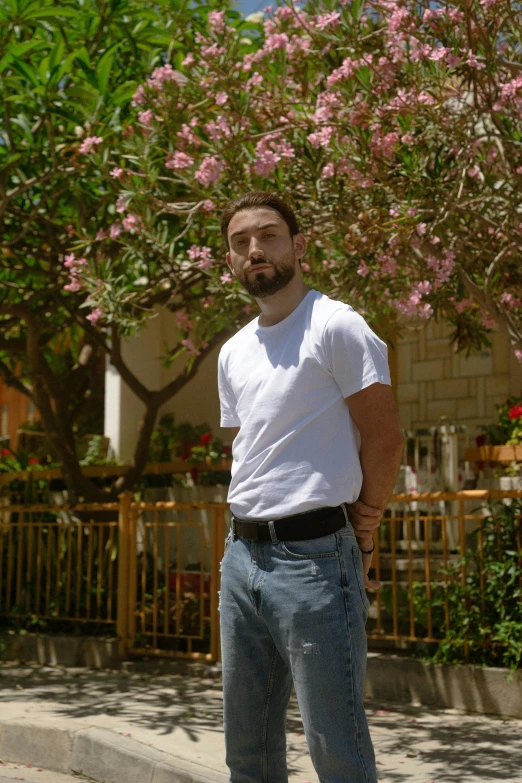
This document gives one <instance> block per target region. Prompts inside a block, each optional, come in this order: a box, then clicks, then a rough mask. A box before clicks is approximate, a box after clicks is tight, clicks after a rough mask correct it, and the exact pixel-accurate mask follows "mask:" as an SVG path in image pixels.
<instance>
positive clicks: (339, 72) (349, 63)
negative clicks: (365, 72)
mask: <svg viewBox="0 0 522 783" xmlns="http://www.w3.org/2000/svg"><path fill="white" fill-rule="evenodd" d="M357 66H358V62H357V60H353V59H352V58H351V57H346V59H345V60H343V62H342V65H341V66H340V67H339V68H336V69H335V70H334V71H332V73H331V74H330V76H328V78H327V79H326V83H327V85H328V87H333V85H334V84H337V82H341V81H344V80H346V79H349V78H350V76H353V74H354V73H355V70H356V68H357Z"/></svg>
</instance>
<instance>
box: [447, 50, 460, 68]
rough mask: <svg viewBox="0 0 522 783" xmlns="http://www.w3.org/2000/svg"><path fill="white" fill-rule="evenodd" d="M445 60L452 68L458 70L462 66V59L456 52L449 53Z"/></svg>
mask: <svg viewBox="0 0 522 783" xmlns="http://www.w3.org/2000/svg"><path fill="white" fill-rule="evenodd" d="M445 60H446V63H447V64H448V65H449V67H450V68H457V67H458V66H459V65H460V57H459V56H458V54H455V53H454V52H447V53H446V57H445Z"/></svg>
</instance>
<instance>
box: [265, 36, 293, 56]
mask: <svg viewBox="0 0 522 783" xmlns="http://www.w3.org/2000/svg"><path fill="white" fill-rule="evenodd" d="M288 44H289V38H288V35H287V34H286V33H273V34H272V35H269V36H268V38H267V39H266V41H265V47H264V48H265V50H266V51H267V52H273V51H275V50H276V49H286V47H287V46H288Z"/></svg>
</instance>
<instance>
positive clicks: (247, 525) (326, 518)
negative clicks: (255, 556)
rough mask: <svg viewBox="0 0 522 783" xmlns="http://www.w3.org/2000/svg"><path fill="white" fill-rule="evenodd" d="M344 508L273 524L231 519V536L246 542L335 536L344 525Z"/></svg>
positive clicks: (303, 515)
mask: <svg viewBox="0 0 522 783" xmlns="http://www.w3.org/2000/svg"><path fill="white" fill-rule="evenodd" d="M343 505H344V504H341V505H340V506H326V507H324V508H317V509H314V510H313V511H307V512H305V513H304V514H295V515H294V516H291V517H283V518H282V519H274V520H273V521H255V520H251V519H239V518H238V517H235V516H234V515H232V535H233V536H234V540H235V539H236V538H237V537H238V536H240V537H241V538H246V539H248V540H249V541H272V543H274V544H275V543H276V542H277V541H306V540H308V539H310V538H320V537H321V536H328V535H330V534H331V533H336V532H337V531H338V530H340V529H341V528H342V527H344V526H345V525H346V520H347V513H346V516H345V511H343Z"/></svg>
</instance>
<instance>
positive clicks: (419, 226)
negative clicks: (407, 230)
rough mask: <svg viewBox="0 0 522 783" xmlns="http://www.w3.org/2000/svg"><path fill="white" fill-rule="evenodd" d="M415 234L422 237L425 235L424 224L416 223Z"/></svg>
mask: <svg viewBox="0 0 522 783" xmlns="http://www.w3.org/2000/svg"><path fill="white" fill-rule="evenodd" d="M416 231H417V234H418V235H419V236H420V237H422V236H424V234H425V233H426V223H418V224H417V226H416Z"/></svg>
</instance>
